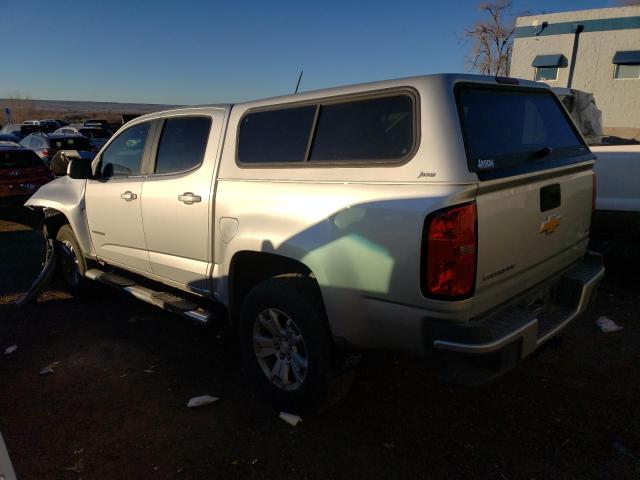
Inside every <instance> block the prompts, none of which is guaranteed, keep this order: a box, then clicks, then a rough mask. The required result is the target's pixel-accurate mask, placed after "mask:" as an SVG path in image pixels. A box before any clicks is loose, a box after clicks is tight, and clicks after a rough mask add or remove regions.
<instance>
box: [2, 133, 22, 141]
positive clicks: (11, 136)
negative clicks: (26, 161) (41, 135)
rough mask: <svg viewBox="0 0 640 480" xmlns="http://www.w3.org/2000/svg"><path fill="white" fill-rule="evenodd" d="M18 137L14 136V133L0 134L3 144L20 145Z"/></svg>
mask: <svg viewBox="0 0 640 480" xmlns="http://www.w3.org/2000/svg"><path fill="white" fill-rule="evenodd" d="M21 138H22V137H19V136H18V135H14V134H12V133H0V141H1V142H15V143H20V139H21Z"/></svg>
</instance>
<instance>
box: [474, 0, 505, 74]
mask: <svg viewBox="0 0 640 480" xmlns="http://www.w3.org/2000/svg"><path fill="white" fill-rule="evenodd" d="M511 7H512V3H511V0H496V1H495V2H493V3H481V4H480V5H479V7H478V9H479V10H480V12H482V14H483V17H486V18H483V19H481V20H478V21H477V22H476V23H475V24H473V25H472V26H471V27H469V28H467V29H465V31H464V37H465V39H466V40H468V41H470V42H471V52H470V54H469V59H468V64H469V69H470V70H472V71H475V72H478V73H482V74H484V75H502V76H508V75H509V63H510V61H511V51H512V49H513V34H514V32H515V29H516V26H515V16H514V15H513V13H512V10H511Z"/></svg>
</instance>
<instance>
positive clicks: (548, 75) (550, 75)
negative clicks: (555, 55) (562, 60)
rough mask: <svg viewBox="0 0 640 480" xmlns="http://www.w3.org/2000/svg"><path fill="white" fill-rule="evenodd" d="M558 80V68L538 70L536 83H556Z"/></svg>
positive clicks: (539, 68)
mask: <svg viewBox="0 0 640 480" xmlns="http://www.w3.org/2000/svg"><path fill="white" fill-rule="evenodd" d="M557 79H558V67H538V68H536V82H555V81H556V80H557Z"/></svg>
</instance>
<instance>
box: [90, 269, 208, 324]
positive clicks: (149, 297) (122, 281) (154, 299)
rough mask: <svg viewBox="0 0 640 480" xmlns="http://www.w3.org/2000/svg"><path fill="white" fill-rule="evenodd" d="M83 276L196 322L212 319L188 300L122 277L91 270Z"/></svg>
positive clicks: (205, 311) (205, 321)
mask: <svg viewBox="0 0 640 480" xmlns="http://www.w3.org/2000/svg"><path fill="white" fill-rule="evenodd" d="M85 276H86V277H87V278H88V279H90V280H95V281H96V282H100V283H104V284H105V285H108V286H110V287H113V288H117V289H118V290H122V291H124V292H127V293H129V294H130V295H133V296H134V297H136V298H137V299H138V300H142V301H143V302H147V303H150V304H151V305H155V306H156V307H160V308H162V309H163V310H167V311H168V312H172V313H177V314H179V315H182V316H183V317H187V318H190V319H191V320H195V321H196V322H199V323H207V322H209V320H212V319H213V314H212V312H210V311H209V310H205V309H204V308H201V307H198V305H196V304H195V303H193V302H191V301H190V300H187V299H185V298H182V297H179V296H177V295H174V294H172V293H169V292H158V291H156V290H151V289H150V288H147V287H143V286H142V285H138V284H137V283H136V282H135V281H134V280H131V279H130V278H127V277H123V276H122V275H118V274H116V273H111V272H103V271H102V270H98V269H97V268H92V269H90V270H87V271H86V272H85Z"/></svg>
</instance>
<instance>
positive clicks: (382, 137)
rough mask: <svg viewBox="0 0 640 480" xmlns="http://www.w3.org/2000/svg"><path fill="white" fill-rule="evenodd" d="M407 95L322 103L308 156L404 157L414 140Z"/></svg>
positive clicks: (338, 158)
mask: <svg viewBox="0 0 640 480" xmlns="http://www.w3.org/2000/svg"><path fill="white" fill-rule="evenodd" d="M413 125H414V121H413V99H412V98H411V97H410V96H408V95H394V96H389V97H382V98H372V99H366V100H358V101H349V102H341V103H336V104H328V105H322V106H321V108H320V115H319V117H318V126H317V130H316V135H315V138H314V141H313V147H312V150H311V155H310V157H309V160H310V161H312V162H357V161H363V160H371V161H387V160H396V159H401V158H403V157H406V156H407V155H408V154H409V152H410V151H411V150H412V147H413V143H414V129H413Z"/></svg>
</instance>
